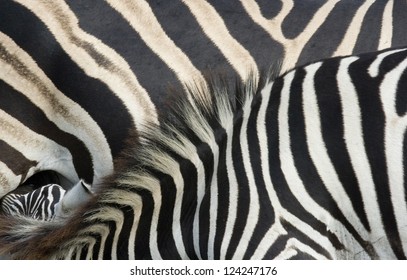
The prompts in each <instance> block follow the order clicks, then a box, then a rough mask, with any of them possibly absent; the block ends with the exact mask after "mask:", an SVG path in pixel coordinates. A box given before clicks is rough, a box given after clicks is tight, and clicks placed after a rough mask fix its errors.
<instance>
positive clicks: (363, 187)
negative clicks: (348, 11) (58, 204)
mask: <svg viewBox="0 0 407 280" xmlns="http://www.w3.org/2000/svg"><path fill="white" fill-rule="evenodd" d="M406 74H407V49H395V50H387V51H384V52H377V53H368V54H364V55H360V56H350V57H344V58H333V59H328V60H325V61H321V62H316V63H313V64H310V65H308V66H306V67H299V68H296V69H294V70H293V71H290V72H288V73H287V74H285V75H283V76H282V77H280V78H277V79H275V80H274V81H273V79H270V80H267V79H266V80H263V81H261V82H260V85H259V86H257V83H256V79H253V78H252V79H249V80H247V81H246V83H245V84H244V85H243V86H240V87H236V88H235V87H230V85H225V83H222V82H220V81H219V80H218V79H213V80H212V82H211V83H210V86H209V88H208V87H206V86H202V84H200V83H199V82H198V83H197V84H195V87H192V88H190V93H192V94H191V96H204V95H206V98H204V99H200V98H193V99H185V98H184V99H181V100H180V103H179V104H178V106H175V107H174V108H173V110H172V113H170V116H169V117H168V119H167V121H166V122H164V123H163V125H162V126H161V127H160V128H159V127H157V126H156V125H154V124H152V125H150V126H146V127H145V128H144V129H143V133H142V134H141V135H140V138H139V142H138V143H133V147H132V148H130V149H128V150H127V151H126V153H125V154H124V159H123V162H122V164H121V167H120V168H119V170H118V171H117V173H116V174H115V175H114V176H113V177H111V178H110V179H109V180H107V181H106V182H105V184H104V185H102V186H100V187H99V193H98V195H97V197H96V198H95V200H93V201H92V202H91V203H89V204H88V205H87V206H86V207H85V208H84V209H81V210H80V211H78V213H77V214H76V215H75V217H73V218H72V219H70V220H67V221H59V222H58V223H56V224H55V223H46V222H39V221H34V220H29V219H26V218H24V219H18V218H12V217H7V218H4V217H3V218H2V219H1V220H0V251H1V252H11V253H12V255H13V257H15V258H28V259H37V258H88V259H89V258H104V259H116V258H119V259H150V258H152V259H219V258H220V259H223V258H226V259H231V258H234V259H249V258H251V259H298V258H299V259H331V258H332V259H377V258H380V259H394V258H399V259H405V258H406V254H407V248H406V246H407V231H406V225H407V208H406V207H407V203H406V187H405V186H406V182H405V181H404V180H405V179H404V167H405V162H406V161H405V160H404V158H405V154H404V150H405V148H404V143H405V141H404V138H405V132H406V127H407V125H406V122H405V111H406V107H405V105H404V104H406V102H405V100H406V96H405V94H406V90H405V89H406V87H407V83H406V82H407V80H406V79H407V75H406ZM207 100H211V103H210V104H208V103H207V102H206V101H207ZM130 145H131V144H130ZM38 244H41V246H40V247H39V246H38Z"/></svg>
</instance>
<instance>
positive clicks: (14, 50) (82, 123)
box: [0, 0, 407, 196]
mask: <svg viewBox="0 0 407 280" xmlns="http://www.w3.org/2000/svg"><path fill="white" fill-rule="evenodd" d="M406 11H407V4H406V3H405V2H404V1H393V0H386V1H384V0H379V1H354V0H352V1H351V0H345V1H337V0H334V1H332V0H329V1H322V0H320V1H303V0H297V1H291V0H284V1H267V2H266V1H258V2H255V1H253V0H248V1H246V0H245V1H236V2H230V1H203V0H198V1H195V0H193V1H189V0H184V1H148V2H147V1H144V0H143V1H125V0H120V1H110V0H109V1H96V2H92V5H89V3H88V2H87V1H62V0H57V1H54V0H52V1H51V0H41V1H32V0H16V1H9V0H6V1H1V3H0V131H1V134H0V149H1V151H2V153H1V154H0V196H3V195H4V194H6V193H8V192H9V191H12V190H13V189H15V188H16V187H17V186H18V185H20V184H21V183H22V182H24V181H25V180H26V179H27V178H28V177H30V176H31V175H32V174H34V173H36V172H38V171H41V170H54V171H56V172H58V173H60V174H61V175H62V176H63V177H65V178H66V179H68V180H67V184H70V183H72V182H77V181H78V180H79V178H84V179H85V180H86V181H87V182H93V183H95V184H97V183H98V182H99V180H100V179H101V178H103V177H104V176H106V175H108V174H110V173H111V172H112V171H113V169H114V164H113V161H114V159H115V158H117V157H118V155H119V154H120V152H121V151H122V150H123V148H124V146H125V139H127V137H128V136H129V135H128V131H129V130H134V128H137V129H139V128H142V127H143V124H144V123H145V122H147V123H150V122H153V123H159V122H160V120H161V119H162V118H163V117H164V118H165V114H166V113H165V112H166V108H167V107H168V105H169V104H171V103H172V100H174V99H177V98H179V97H178V96H173V95H171V94H168V91H167V89H166V88H167V86H168V84H172V85H174V87H175V88H180V87H185V86H186V85H188V84H191V83H193V82H195V81H197V80H202V81H204V74H203V72H204V71H205V69H208V68H209V69H215V68H216V69H223V70H224V71H225V73H227V74H230V75H232V76H238V77H239V78H241V79H242V80H245V79H246V78H247V77H248V75H249V73H252V72H254V73H257V72H258V71H259V70H261V69H265V68H266V67H268V66H269V65H270V64H272V63H281V64H282V68H283V70H285V69H290V68H292V67H293V66H295V65H300V64H304V63H308V62H312V61H315V60H317V59H320V58H325V57H330V56H333V55H348V54H352V53H359V52H362V51H363V52H366V51H373V50H376V49H383V48H385V47H390V46H401V45H405V44H407V41H406V38H405V36H404V30H405V27H406V18H405V12H406ZM152 34H153V35H154V36H152ZM157 77H159V78H157ZM16 104H18V106H16Z"/></svg>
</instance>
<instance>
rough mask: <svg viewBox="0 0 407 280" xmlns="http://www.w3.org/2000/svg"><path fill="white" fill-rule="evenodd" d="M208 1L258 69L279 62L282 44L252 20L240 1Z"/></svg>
mask: <svg viewBox="0 0 407 280" xmlns="http://www.w3.org/2000/svg"><path fill="white" fill-rule="evenodd" d="M209 2H210V4H211V5H212V6H213V7H214V8H215V9H216V11H217V12H218V13H219V15H220V16H221V17H222V19H223V21H224V22H225V25H226V27H227V28H228V30H229V32H230V34H231V35H232V36H233V38H234V39H236V40H237V41H238V42H239V43H240V44H241V45H242V46H243V47H244V48H245V49H246V50H247V51H248V52H249V53H250V55H251V56H252V57H253V59H254V61H255V62H256V64H257V67H258V69H260V70H268V68H269V67H270V66H271V65H274V64H276V63H278V62H280V60H281V58H282V57H283V56H284V50H283V47H282V45H281V44H279V43H278V42H276V41H275V40H273V38H271V36H270V35H269V34H268V33H267V32H266V31H265V30H264V29H263V28H261V27H260V26H258V25H257V24H256V23H255V22H253V20H252V19H251V18H250V17H249V15H248V14H247V13H246V11H245V10H244V8H243V6H242V4H241V3H240V2H239V3H235V2H231V1H218V0H210V1H209ZM273 2H275V1H273ZM269 5H273V4H272V3H270V4H269Z"/></svg>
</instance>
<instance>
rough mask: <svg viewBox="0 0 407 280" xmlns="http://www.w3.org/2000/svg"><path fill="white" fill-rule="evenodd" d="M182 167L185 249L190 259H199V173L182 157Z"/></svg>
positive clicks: (182, 227)
mask: <svg viewBox="0 0 407 280" xmlns="http://www.w3.org/2000/svg"><path fill="white" fill-rule="evenodd" d="M180 169H181V174H182V178H183V179H184V194H183V197H182V202H181V203H182V205H181V231H182V239H183V241H184V244H185V250H186V251H187V253H188V257H189V258H190V259H198V256H197V255H196V253H195V250H194V246H193V245H194V243H193V240H194V239H193V225H194V218H195V213H196V207H197V183H198V174H197V170H196V166H195V165H193V164H192V163H191V162H190V161H187V160H182V159H180Z"/></svg>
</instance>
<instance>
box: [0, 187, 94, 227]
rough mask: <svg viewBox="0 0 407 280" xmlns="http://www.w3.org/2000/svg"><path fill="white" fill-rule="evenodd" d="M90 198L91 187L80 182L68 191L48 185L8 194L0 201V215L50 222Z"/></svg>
mask: <svg viewBox="0 0 407 280" xmlns="http://www.w3.org/2000/svg"><path fill="white" fill-rule="evenodd" d="M91 198H92V191H91V186H90V185H88V184H87V183H86V182H84V181H82V180H80V181H79V182H78V183H76V184H75V185H74V186H72V187H71V188H70V189H69V190H67V191H66V190H65V189H63V188H62V187H61V186H60V185H58V184H48V185H45V186H42V187H39V188H36V189H34V190H31V191H25V192H24V193H9V194H7V195H5V196H4V197H3V198H2V199H1V200H0V206H1V210H2V213H4V214H6V215H19V216H25V217H30V218H34V219H38V220H44V221H51V220H53V219H55V218H56V217H57V218H59V219H61V218H66V217H68V216H69V215H70V214H71V213H72V212H73V211H74V210H76V208H79V207H80V206H82V205H83V204H85V203H86V202H87V201H88V200H90V199H91Z"/></svg>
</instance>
